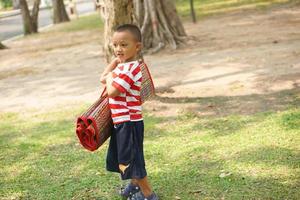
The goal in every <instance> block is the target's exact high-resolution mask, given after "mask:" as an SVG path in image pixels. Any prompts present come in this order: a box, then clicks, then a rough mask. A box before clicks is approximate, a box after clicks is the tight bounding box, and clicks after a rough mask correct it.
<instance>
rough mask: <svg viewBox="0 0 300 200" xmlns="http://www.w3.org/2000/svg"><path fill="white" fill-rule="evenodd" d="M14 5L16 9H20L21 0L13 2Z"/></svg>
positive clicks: (13, 0)
mask: <svg viewBox="0 0 300 200" xmlns="http://www.w3.org/2000/svg"><path fill="white" fill-rule="evenodd" d="M12 4H13V8H14V9H19V8H20V0H12Z"/></svg>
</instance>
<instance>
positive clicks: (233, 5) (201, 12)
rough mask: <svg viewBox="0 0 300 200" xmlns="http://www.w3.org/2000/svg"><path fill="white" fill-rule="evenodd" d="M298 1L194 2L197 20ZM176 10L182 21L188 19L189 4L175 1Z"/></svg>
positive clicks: (225, 0) (228, 0)
mask: <svg viewBox="0 0 300 200" xmlns="http://www.w3.org/2000/svg"><path fill="white" fill-rule="evenodd" d="M298 1H299V0H194V9H195V12H196V15H197V18H198V19H199V18H202V17H205V16H208V15H215V14H221V13H225V12H231V11H236V10H246V9H257V8H259V9H261V8H266V7H268V6H270V5H274V4H282V3H291V2H298ZM176 8H177V11H178V13H179V14H180V15H181V16H182V17H183V19H188V18H190V3H189V1H186V0H176Z"/></svg>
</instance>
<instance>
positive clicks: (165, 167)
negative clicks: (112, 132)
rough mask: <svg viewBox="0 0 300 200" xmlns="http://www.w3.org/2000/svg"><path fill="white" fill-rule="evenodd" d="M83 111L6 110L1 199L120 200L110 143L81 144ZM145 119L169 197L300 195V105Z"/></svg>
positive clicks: (156, 170)
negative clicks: (108, 164) (77, 125)
mask: <svg viewBox="0 0 300 200" xmlns="http://www.w3.org/2000/svg"><path fill="white" fill-rule="evenodd" d="M83 110H84V108H81V109H73V110H62V111H60V112H56V111H52V112H49V113H45V114H36V115H34V116H31V117H30V118H29V116H25V115H20V114H15V113H2V114H1V115H0V148H1V151H0V166H1V168H0V169H1V171H0V199H41V200H46V199H51V200H52V199H107V200H111V199H119V198H118V196H117V195H115V189H116V187H118V186H119V185H120V183H121V182H120V180H119V178H118V176H117V175H116V174H111V173H108V172H106V171H105V154H106V150H107V146H106V145H104V146H102V147H101V148H100V149H99V150H97V151H96V152H95V153H91V152H88V151H86V150H84V149H83V148H82V147H81V146H80V145H79V144H78V141H77V138H76V136H75V132H74V119H75V116H76V115H77V114H78V113H80V112H81V111H83ZM145 124H146V129H145V135H146V137H145V144H144V145H145V154H146V155H145V156H146V162H147V168H148V173H149V177H150V180H151V182H152V183H153V185H154V189H155V190H156V191H157V192H158V194H159V195H160V196H161V197H162V199H164V200H168V199H170V200H171V199H175V197H176V196H178V197H181V199H187V200H191V199H221V198H223V197H224V198H225V199H298V198H299V196H300V191H299V178H300V160H299V159H300V153H299V150H300V147H299V144H300V136H299V134H300V128H299V127H300V109H296V108H291V109H289V110H286V111H284V112H268V113H258V114H256V115H253V116H237V115H232V116H228V117H222V118H219V117H211V118H203V117H197V116H194V115H193V114H189V113H187V114H183V115H182V116H180V117H176V118H165V117H160V118H157V117H153V116H151V113H147V114H146V117H145ZM220 176H221V177H220ZM222 176H225V177H222Z"/></svg>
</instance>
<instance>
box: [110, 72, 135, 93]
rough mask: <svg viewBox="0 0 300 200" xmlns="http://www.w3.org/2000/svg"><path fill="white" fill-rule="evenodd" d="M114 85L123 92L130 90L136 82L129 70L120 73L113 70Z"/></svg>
mask: <svg viewBox="0 0 300 200" xmlns="http://www.w3.org/2000/svg"><path fill="white" fill-rule="evenodd" d="M113 77H114V78H113V82H112V85H113V86H114V87H115V88H116V89H117V90H119V91H120V92H121V93H125V92H128V91H129V89H130V88H131V86H132V85H133V84H134V80H135V78H134V76H133V74H132V73H131V72H130V71H129V70H125V71H119V73H118V75H117V74H116V73H114V72H113Z"/></svg>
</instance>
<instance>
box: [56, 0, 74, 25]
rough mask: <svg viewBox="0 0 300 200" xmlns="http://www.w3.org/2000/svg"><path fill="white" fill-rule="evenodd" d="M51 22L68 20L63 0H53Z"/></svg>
mask: <svg viewBox="0 0 300 200" xmlns="http://www.w3.org/2000/svg"><path fill="white" fill-rule="evenodd" d="M52 2H53V23H54V24H58V23H61V22H67V21H70V19H69V16H68V14H67V11H66V7H65V4H64V1H63V0H53V1H52Z"/></svg>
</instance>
